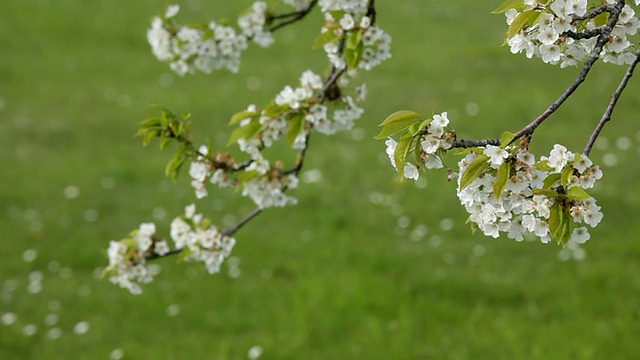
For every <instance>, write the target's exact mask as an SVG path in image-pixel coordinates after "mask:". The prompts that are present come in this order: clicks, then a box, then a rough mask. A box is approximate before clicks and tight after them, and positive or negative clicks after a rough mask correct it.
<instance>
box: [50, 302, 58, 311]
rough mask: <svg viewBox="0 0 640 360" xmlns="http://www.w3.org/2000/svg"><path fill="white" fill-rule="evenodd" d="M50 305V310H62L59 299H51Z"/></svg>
mask: <svg viewBox="0 0 640 360" xmlns="http://www.w3.org/2000/svg"><path fill="white" fill-rule="evenodd" d="M47 305H48V306H49V310H51V311H58V310H60V301H58V300H51V301H49V304H47Z"/></svg>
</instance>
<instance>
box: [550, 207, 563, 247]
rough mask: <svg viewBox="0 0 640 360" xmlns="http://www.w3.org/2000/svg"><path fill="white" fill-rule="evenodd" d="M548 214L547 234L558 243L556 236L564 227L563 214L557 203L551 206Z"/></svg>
mask: <svg viewBox="0 0 640 360" xmlns="http://www.w3.org/2000/svg"><path fill="white" fill-rule="evenodd" d="M550 210H551V211H550V214H549V234H550V235H551V237H552V238H553V239H555V240H556V241H558V234H560V232H561V231H562V227H563V226H564V216H563V215H564V212H563V211H562V206H561V205H560V203H559V202H556V203H555V204H553V206H551V209H550Z"/></svg>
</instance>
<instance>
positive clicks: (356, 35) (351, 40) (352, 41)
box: [346, 29, 364, 50]
mask: <svg viewBox="0 0 640 360" xmlns="http://www.w3.org/2000/svg"><path fill="white" fill-rule="evenodd" d="M363 32H364V30H363V29H359V30H357V31H352V32H351V33H350V34H349V37H347V42H346V47H347V49H351V50H355V49H357V48H358V45H360V42H361V41H362V33H363Z"/></svg>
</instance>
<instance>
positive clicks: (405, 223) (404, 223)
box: [397, 215, 411, 229]
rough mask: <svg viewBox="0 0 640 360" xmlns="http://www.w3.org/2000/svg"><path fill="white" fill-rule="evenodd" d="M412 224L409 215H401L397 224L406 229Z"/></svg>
mask: <svg viewBox="0 0 640 360" xmlns="http://www.w3.org/2000/svg"><path fill="white" fill-rule="evenodd" d="M409 225H411V218H410V217H408V216H407V215H403V216H400V217H399V218H398V222H397V226H398V228H400V229H406V228H408V227H409Z"/></svg>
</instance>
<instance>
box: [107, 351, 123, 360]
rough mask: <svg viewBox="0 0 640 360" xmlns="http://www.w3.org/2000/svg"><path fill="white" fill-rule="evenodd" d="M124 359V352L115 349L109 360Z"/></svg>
mask: <svg viewBox="0 0 640 360" xmlns="http://www.w3.org/2000/svg"><path fill="white" fill-rule="evenodd" d="M123 357H124V350H122V349H120V348H118V349H114V350H113V351H112V352H111V354H109V359H111V360H120V359H122V358H123Z"/></svg>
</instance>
